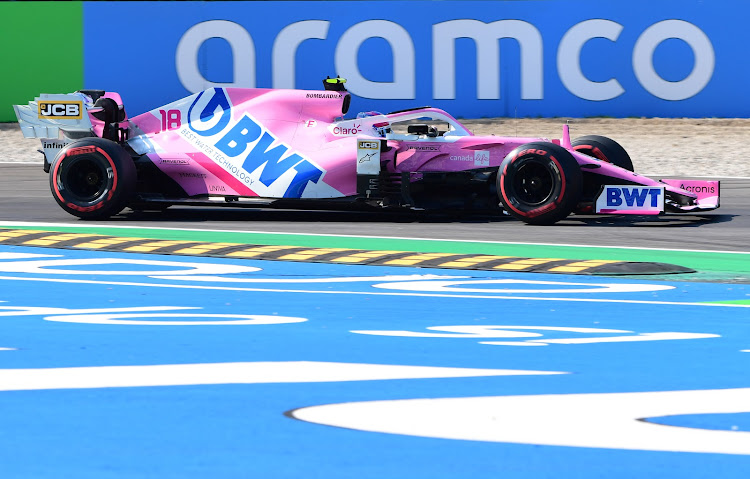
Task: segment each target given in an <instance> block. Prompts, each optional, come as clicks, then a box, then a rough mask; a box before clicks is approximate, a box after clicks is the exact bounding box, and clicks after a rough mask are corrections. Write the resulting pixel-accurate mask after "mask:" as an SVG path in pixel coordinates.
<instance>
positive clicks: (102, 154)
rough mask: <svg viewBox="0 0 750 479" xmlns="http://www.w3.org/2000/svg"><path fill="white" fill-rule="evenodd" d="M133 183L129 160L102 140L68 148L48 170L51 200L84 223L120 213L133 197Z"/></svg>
mask: <svg viewBox="0 0 750 479" xmlns="http://www.w3.org/2000/svg"><path fill="white" fill-rule="evenodd" d="M135 183H136V171H135V165H134V164H133V160H132V158H131V157H130V156H129V155H128V154H127V153H126V152H125V150H124V149H123V148H122V147H121V146H120V145H118V144H117V143H115V142H113V141H109V140H105V139H102V138H86V139H83V140H78V141H75V142H73V143H71V144H69V145H68V146H66V147H65V148H63V149H62V150H61V151H60V152H59V153H58V154H57V156H56V157H55V160H54V162H53V164H52V168H50V176H49V185H50V190H51V191H52V196H53V197H54V198H55V200H56V201H57V203H58V204H59V205H60V206H61V207H62V208H63V209H64V210H65V211H67V212H68V213H70V214H72V215H74V216H78V217H79V218H82V219H86V220H96V219H104V218H108V217H110V216H112V215H116V214H117V213H119V212H120V211H122V210H123V208H125V206H127V204H128V202H129V201H130V199H131V197H132V196H133V192H134V191H135Z"/></svg>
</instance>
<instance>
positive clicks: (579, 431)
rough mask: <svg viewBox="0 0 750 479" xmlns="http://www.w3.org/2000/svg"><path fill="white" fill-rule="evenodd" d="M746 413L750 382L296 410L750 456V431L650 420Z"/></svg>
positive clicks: (337, 422) (535, 440)
mask: <svg viewBox="0 0 750 479" xmlns="http://www.w3.org/2000/svg"><path fill="white" fill-rule="evenodd" d="M745 412H750V388H742V389H720V390H697V391H657V392H637V393H606V394H549V395H538V396H494V397H492V396H490V397H469V398H430V399H407V400H395V401H370V402H358V403H345V404H331V405H325V406H313V407H309V408H303V409H298V410H296V411H294V412H293V413H292V416H293V417H295V418H297V419H300V420H303V421H308V422H312V423H316V424H324V425H328V426H336V427H343V428H347V429H356V430H360V431H371V432H381V433H388V434H402V435H408V436H420V437H434V438H443V439H459V440H469V441H487V442H505V443H517V444H535V445H549V446H569V447H586V448H606V449H623V450H645V451H673V452H692V453H713V454H741V455H750V432H744V431H735V430H724V431H722V430H709V429H699V428H690V427H679V426H677V427H675V426H663V425H659V424H655V423H651V422H646V421H643V419H647V418H657V417H664V416H679V415H687V414H733V413H745Z"/></svg>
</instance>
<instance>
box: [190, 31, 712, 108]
mask: <svg viewBox="0 0 750 479" xmlns="http://www.w3.org/2000/svg"><path fill="white" fill-rule="evenodd" d="M331 23H332V22H330V21H328V20H305V21H301V22H296V23H292V24H289V25H286V26H285V27H284V28H283V29H282V30H281V32H280V33H279V34H278V35H277V36H276V38H275V39H274V41H273V47H272V49H271V72H272V87H273V88H295V80H294V79H295V75H296V53H297V49H298V47H299V46H300V45H301V44H302V43H303V42H306V41H307V40H312V39H318V40H328V30H329V27H330V26H331ZM343 29H344V26H342V25H340V24H337V25H336V28H335V30H336V31H340V30H343ZM624 29H625V27H624V26H623V25H622V24H620V23H617V22H615V21H612V20H606V19H591V20H585V21H582V22H580V23H577V24H575V25H573V26H571V27H570V28H569V29H568V30H567V31H566V32H565V34H564V35H563V36H562V38H561V39H560V41H559V43H558V44H557V45H544V38H543V37H542V33H541V31H540V29H539V28H537V26H535V25H534V24H532V23H529V22H526V21H523V20H510V19H508V20H498V21H494V22H490V23H486V22H483V21H480V20H475V19H459V20H449V21H445V22H441V23H436V24H433V25H432V26H431V33H432V38H431V42H430V44H429V46H430V47H431V48H432V97H433V99H435V100H453V99H456V76H457V71H456V56H457V53H456V43H457V42H458V41H459V40H461V39H470V40H472V41H473V42H474V45H475V51H476V82H477V95H476V98H477V99H479V100H497V99H499V98H500V90H501V89H500V72H501V68H500V41H499V40H501V39H513V40H515V41H516V42H517V43H518V47H519V51H520V65H519V67H520V68H518V70H519V71H520V82H521V85H520V87H521V99H523V100H541V99H544V68H545V65H544V55H543V52H544V50H545V49H547V50H549V49H552V51H555V50H556V65H555V67H556V68H557V74H558V77H559V79H560V81H561V83H562V84H563V85H564V86H565V88H566V89H567V90H568V91H569V92H570V93H572V94H573V95H575V96H577V97H579V98H581V99H584V100H591V101H605V100H611V99H613V98H617V97H618V96H620V95H622V94H623V93H625V89H624V88H623V86H622V84H621V83H620V82H619V81H618V79H617V78H614V77H611V78H609V79H607V80H604V81H600V80H598V79H592V78H591V77H590V76H588V75H587V73H584V69H583V68H582V66H581V57H582V56H583V51H584V49H585V48H586V46H587V45H588V44H589V42H601V40H602V39H603V40H606V41H609V42H611V43H612V44H615V43H617V42H618V39H619V38H620V34H621V33H622V31H623V30H624ZM263 34H266V32H263ZM211 38H221V39H223V40H226V42H227V43H229V45H230V46H231V50H232V52H233V58H232V62H233V69H234V72H233V75H234V78H233V81H232V82H226V83H216V82H211V81H209V80H207V79H206V78H205V77H204V76H203V73H201V71H200V68H199V65H198V60H197V59H198V51H199V50H200V48H201V46H202V45H203V43H205V42H206V41H208V40H209V39H211ZM372 38H379V39H382V40H385V41H386V42H387V43H388V45H389V46H390V54H391V61H392V72H393V81H373V80H369V79H367V78H365V76H364V75H363V74H362V72H361V71H360V68H359V64H358V53H359V50H360V48H361V46H362V44H364V43H365V42H367V41H368V40H370V39H372ZM670 39H677V40H679V41H682V42H684V43H685V44H686V45H687V46H688V47H689V48H690V49H691V50H692V53H693V55H692V57H693V58H692V61H693V65H692V66H693V68H692V70H691V72H690V73H689V74H688V75H687V76H686V77H685V78H683V79H681V80H679V81H671V80H668V79H664V78H663V77H662V76H660V74H659V73H658V72H657V70H656V68H655V67H654V52H655V51H656V49H657V48H658V47H659V46H660V45H661V44H662V43H663V42H665V41H667V40H670ZM334 41H335V45H336V46H335V50H334V51H333V60H334V65H335V71H336V72H337V74H339V75H341V76H343V77H345V78H347V79H348V82H347V89H348V90H349V91H350V92H352V93H353V94H355V95H357V96H360V97H362V98H372V99H415V98H416V88H417V71H416V70H417V67H416V51H417V49H416V48H415V46H414V39H413V38H412V37H411V35H410V33H409V31H408V30H407V29H406V28H404V27H403V26H401V25H399V24H398V23H396V22H393V21H389V20H368V21H364V22H361V23H357V24H355V25H352V26H351V27H349V28H348V29H346V30H345V31H344V32H343V34H341V36H340V37H339V38H338V39H335V40H334ZM418 41H422V42H423V41H424V40H422V39H419V38H418ZM325 44H331V42H330V41H329V42H326V43H325ZM425 46H426V45H425ZM421 47H422V45H421V44H420V48H421ZM628 48H630V47H629V46H628ZM420 51H421V50H420ZM621 51H622V48H618V47H617V46H616V45H612V46H611V52H612V53H611V55H612V56H613V57H614V56H616V55H617V54H618V52H621ZM319 54H320V56H321V57H325V56H327V55H330V52H325V51H323V52H320V53H319ZM605 55H606V54H605ZM255 57H256V55H255V42H254V41H253V38H252V36H251V35H250V33H249V32H248V31H247V30H245V28H244V27H243V26H241V25H239V24H237V23H234V22H231V21H227V20H210V21H206V22H201V23H198V24H196V25H194V26H192V27H191V28H189V29H188V30H187V31H186V32H185V34H184V35H183V36H182V38H180V41H179V43H178V45H177V50H176V54H175V60H176V69H177V76H178V78H179V79H180V82H182V85H183V86H184V87H185V88H186V89H188V90H189V91H191V92H194V93H195V92H198V91H201V90H204V89H206V88H209V87H213V86H220V87H245V88H254V87H255V81H256V78H255V68H256V65H255ZM602 61H606V62H613V61H617V62H623V63H625V62H626V63H627V64H629V65H632V73H633V74H634V75H635V77H636V79H637V80H638V82H639V83H640V85H641V86H642V87H643V88H644V89H645V90H647V91H648V92H649V93H650V94H651V95H653V96H654V97H657V98H661V99H664V100H684V99H687V98H690V97H692V96H695V95H696V94H698V93H700V92H701V91H702V90H703V89H704V88H705V87H706V85H708V83H709V81H710V80H711V77H712V76H713V73H714V67H715V52H714V48H713V45H712V43H711V40H710V39H709V38H708V36H707V35H706V34H705V33H704V32H703V31H702V30H701V29H700V28H698V27H697V26H696V25H694V24H692V23H689V22H686V21H684V20H664V21H660V22H657V23H654V24H653V25H651V26H649V27H647V28H645V29H644V30H642V31H641V32H640V34H639V35H638V37H637V39H636V40H635V43H634V44H633V46H632V54H631V55H630V58H627V59H625V58H609V57H608V58H606V59H605V60H602ZM597 66H601V64H597ZM546 67H547V68H549V67H550V66H546ZM515 69H516V67H515V66H514V67H513V70H515ZM592 70H593V68H592V67H591V66H589V67H588V68H587V69H586V71H592ZM420 74H421V75H424V74H425V73H420ZM627 74H628V75H629V74H630V72H627ZM589 75H590V74H589ZM320 95H321V96H328V95H332V94H326V93H321V94H320Z"/></svg>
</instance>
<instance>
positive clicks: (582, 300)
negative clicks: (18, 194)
mask: <svg viewBox="0 0 750 479" xmlns="http://www.w3.org/2000/svg"><path fill="white" fill-rule="evenodd" d="M2 280H7V281H32V282H33V281H39V282H46V283H70V284H98V285H110V286H137V287H141V288H177V289H198V290H218V291H250V292H260V293H299V294H352V295H358V296H412V297H425V298H471V299H511V300H523V301H565V302H574V303H614V304H659V305H666V306H706V307H712V308H750V304H725V303H691V302H684V303H682V302H672V301H641V300H630V299H593V298H541V297H533V296H485V295H476V294H429V293H384V292H380V291H378V292H366V291H314V290H304V289H270V288H238V287H228V286H198V285H188V284H158V283H135V282H126V281H92V280H83V279H59V278H22V277H13V276H0V281H2Z"/></svg>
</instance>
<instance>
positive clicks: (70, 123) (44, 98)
mask: <svg viewBox="0 0 750 479" xmlns="http://www.w3.org/2000/svg"><path fill="white" fill-rule="evenodd" d="M92 107H93V103H92V101H91V98H90V97H89V96H87V95H84V94H83V93H79V92H76V93H69V94H47V93H43V94H41V95H39V96H38V97H37V98H35V99H34V100H33V101H30V102H29V104H28V105H13V109H14V110H15V112H16V118H18V125H19V126H20V127H21V132H22V133H23V136H24V137H25V138H41V139H53V140H57V139H61V138H60V131H62V132H63V133H64V135H65V137H68V138H80V137H83V136H90V135H91V134H92V125H91V120H90V118H89V115H88V113H87V111H88V109H89V108H92Z"/></svg>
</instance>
